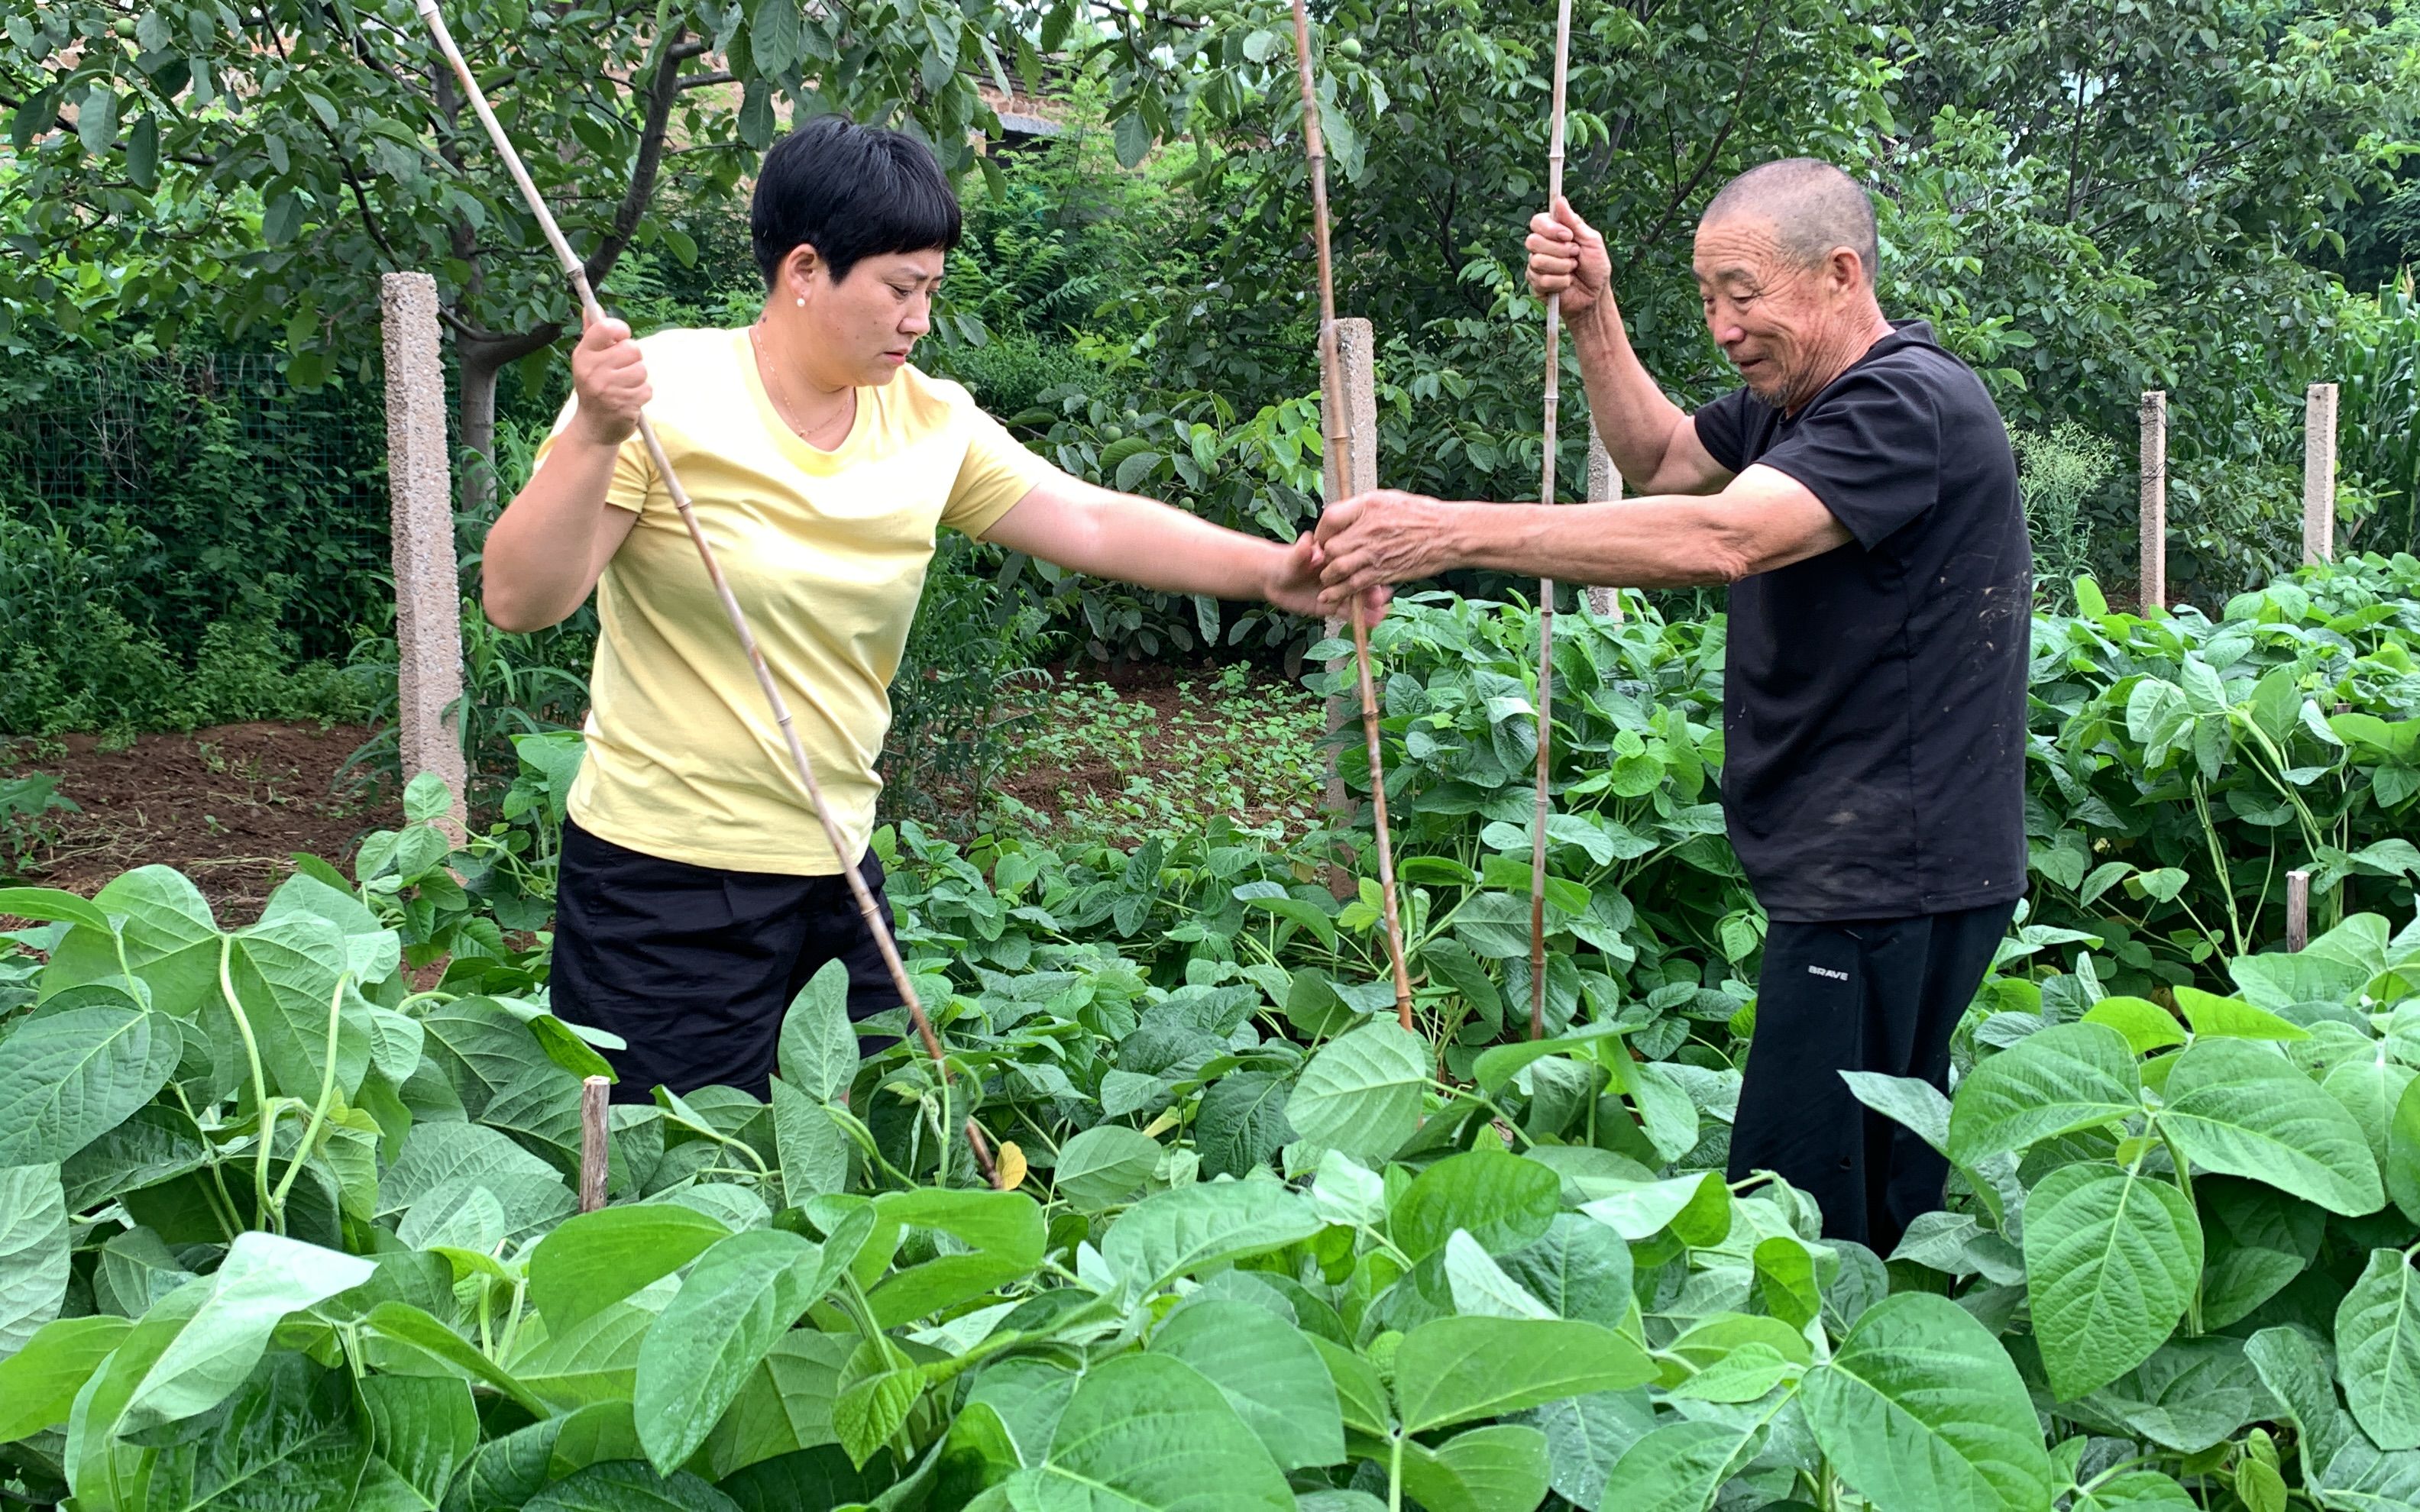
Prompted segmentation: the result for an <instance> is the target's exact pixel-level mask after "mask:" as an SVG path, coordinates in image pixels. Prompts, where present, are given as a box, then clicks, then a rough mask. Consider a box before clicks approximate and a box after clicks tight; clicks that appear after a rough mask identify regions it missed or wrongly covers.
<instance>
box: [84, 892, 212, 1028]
mask: <svg viewBox="0 0 2420 1512" xmlns="http://www.w3.org/2000/svg"><path fill="white" fill-rule="evenodd" d="M92 901H93V903H94V904H95V905H96V906H98V907H100V908H101V910H102V911H103V912H105V913H106V914H108V915H109V916H111V917H112V918H116V919H117V920H118V939H116V940H112V939H111V938H110V936H109V933H108V932H107V931H104V930H97V929H92V928H90V927H79V928H76V929H72V930H70V931H69V932H68V933H67V936H66V937H65V938H64V939H62V940H60V941H59V945H58V949H55V950H53V951H52V952H51V964H50V966H49V967H48V969H46V970H45V971H44V972H43V973H42V995H43V996H44V997H49V996H51V995H54V994H56V993H59V992H62V991H64V990H66V989H67V988H69V987H71V986H74V985H76V984H78V983H80V982H87V981H99V980H102V979H104V978H107V977H115V976H117V975H118V974H119V972H120V970H121V967H120V964H119V958H118V950H119V949H120V946H121V944H122V946H123V948H124V949H125V952H126V954H125V967H124V968H125V969H132V971H133V973H134V975H135V976H137V977H139V978H141V979H142V980H143V981H144V983H145V985H147V986H148V987H149V988H150V989H151V1006H152V1007H154V1008H156V1009H159V1010H160V1011H163V1012H167V1013H174V1014H176V1015H177V1016H178V1017H180V1018H191V1017H194V1015H195V1014H196V1013H197V1012H198V1011H199V1010H200V1007H201V1005H202V1004H204V1003H206V1002H208V1001H209V1000H210V999H211V998H213V997H215V996H216V995H218V991H219V980H218V972H219V931H218V924H217V922H216V921H215V920H213V919H212V918H210V905H209V903H205V902H204V901H203V900H202V893H201V889H200V888H198V887H194V884H193V883H192V882H191V881H190V880H188V879H187V878H186V877H185V875H184V873H182V872H178V871H177V870H176V869H174V868H173V867H165V866H144V867H137V868H135V869H134V870H133V871H132V872H126V873H125V874H124V875H122V876H119V877H116V878H114V879H112V880H111V881H110V882H109V883H108V885H107V886H105V887H102V888H101V890H100V891H99V892H97V893H95V894H93V898H92Z"/></svg>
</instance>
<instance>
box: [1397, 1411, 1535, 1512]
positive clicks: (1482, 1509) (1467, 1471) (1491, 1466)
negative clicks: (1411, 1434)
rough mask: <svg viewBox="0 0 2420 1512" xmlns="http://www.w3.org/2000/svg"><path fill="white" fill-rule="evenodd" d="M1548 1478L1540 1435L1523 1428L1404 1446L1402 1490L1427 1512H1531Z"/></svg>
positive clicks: (1505, 1426)
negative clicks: (1430, 1444)
mask: <svg viewBox="0 0 2420 1512" xmlns="http://www.w3.org/2000/svg"><path fill="white" fill-rule="evenodd" d="M1550 1479H1551V1472H1550V1468H1549V1464H1548V1460H1547V1458H1546V1436H1545V1435H1544V1433H1541V1432H1540V1431H1538V1430H1537V1429H1536V1428H1533V1427H1529V1426H1528V1425H1527V1424H1523V1423H1497V1424H1493V1425H1491V1426H1489V1427H1483V1428H1472V1429H1471V1430H1470V1431H1468V1432H1466V1433H1460V1434H1456V1435H1455V1436H1454V1437H1452V1438H1450V1439H1448V1440H1447V1441H1446V1442H1445V1443H1441V1444H1438V1445H1437V1446H1436V1447H1435V1448H1434V1449H1432V1448H1429V1447H1428V1446H1427V1445H1425V1444H1423V1443H1420V1442H1419V1440H1417V1439H1414V1440H1411V1441H1409V1442H1407V1443H1404V1490H1406V1491H1408V1492H1409V1493H1411V1496H1412V1498H1413V1499H1414V1500H1415V1501H1417V1502H1419V1504H1420V1505H1421V1506H1423V1507H1426V1508H1427V1509H1428V1512H1531V1509H1532V1508H1534V1507H1535V1506H1537V1504H1539V1503H1541V1502H1543V1501H1544V1500H1545V1499H1546V1488H1547V1485H1548V1483H1549V1481H1550Z"/></svg>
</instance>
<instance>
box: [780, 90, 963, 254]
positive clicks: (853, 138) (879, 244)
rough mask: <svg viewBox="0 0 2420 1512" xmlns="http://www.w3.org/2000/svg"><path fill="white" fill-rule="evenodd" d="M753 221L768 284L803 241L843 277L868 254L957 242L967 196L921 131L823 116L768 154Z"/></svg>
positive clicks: (944, 246)
mask: <svg viewBox="0 0 2420 1512" xmlns="http://www.w3.org/2000/svg"><path fill="white" fill-rule="evenodd" d="M748 227H749V233H750V236H751V237H752V239H753V241H754V243H755V248H756V266H757V268H759V269H760V270H763V272H764V274H765V286H766V287H767V288H768V289H769V288H771V287H772V286H773V277H774V274H775V273H776V272H778V271H779V270H780V269H781V266H782V260H783V258H785V257H787V256H788V255H790V254H791V252H792V251H794V250H795V249H797V248H799V247H800V246H810V247H813V248H814V249H815V255H817V256H819V257H821V258H822V259H823V261H824V267H825V269H826V270H828V271H829V272H830V274H831V279H832V282H833V283H839V282H840V281H841V280H842V279H844V278H846V277H847V276H848V270H850V269H852V268H854V267H856V266H857V264H858V262H859V260H860V259H861V258H865V257H873V256H878V255H882V254H884V253H889V252H922V251H923V250H924V249H925V248H927V247H939V248H941V249H942V250H943V251H948V250H950V249H952V248H954V247H955V246H957V244H958V227H959V217H958V197H957V195H955V194H954V193H951V192H950V181H949V180H948V179H947V178H944V177H941V165H940V164H939V162H935V161H933V150H932V148H930V147H926V146H925V145H924V144H923V143H922V142H919V141H917V140H916V139H915V138H914V137H912V136H909V135H907V133H906V132H904V131H887V130H885V129H883V128H881V127H878V126H860V125H858V124H857V123H856V122H854V121H852V120H850V119H849V118H848V117H847V116H837V115H834V116H816V117H814V119H813V120H810V121H808V122H807V123H806V124H804V125H802V126H800V127H799V128H798V130H796V131H791V132H790V133H788V134H787V135H785V136H783V138H782V139H781V140H780V141H778V142H776V143H774V144H773V146H772V147H771V148H770V149H769V150H768V151H767V152H766V154H765V166H764V168H763V169H762V170H761V171H760V172H759V173H758V174H757V176H756V197H755V200H754V202H753V203H752V205H751V206H750V208H749V214H748Z"/></svg>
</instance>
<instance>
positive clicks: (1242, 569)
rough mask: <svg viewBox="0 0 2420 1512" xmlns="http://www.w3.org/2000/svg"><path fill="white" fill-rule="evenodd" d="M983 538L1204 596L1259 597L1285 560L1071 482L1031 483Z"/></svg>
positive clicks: (1083, 568)
mask: <svg viewBox="0 0 2420 1512" xmlns="http://www.w3.org/2000/svg"><path fill="white" fill-rule="evenodd" d="M985 537H986V538H987V539H989V540H992V541H995V542H997V543H999V544H1000V545H1001V546H1005V547H1007V548H1010V549H1012V550H1016V551H1023V552H1025V553H1026V554H1028V555H1029V556H1035V557H1039V558H1041V559H1042V560H1043V561H1045V562H1048V563H1055V564H1057V565H1059V566H1062V567H1066V568H1068V569H1070V570H1072V571H1076V572H1081V573H1086V574H1089V575H1091V576H1093V577H1095V578H1115V579H1121V580H1123V581H1125V582H1130V583H1133V584H1136V585H1137V586H1138V587H1142V588H1153V589H1157V590H1159V591H1160V592H1162V593H1171V594H1203V595H1205V596H1207V597H1211V598H1229V599H1243V598H1265V597H1267V596H1268V594H1269V592H1270V587H1271V584H1272V583H1273V582H1274V581H1276V580H1277V579H1280V577H1282V576H1283V575H1284V573H1285V570H1286V563H1287V561H1288V558H1289V556H1290V553H1289V552H1288V550H1287V548H1285V547H1283V546H1280V545H1279V544H1278V543H1276V542H1274V541H1264V540H1261V539H1260V538H1258V537H1257V536H1250V535H1245V534H1242V533H1240V532H1235V531H1231V530H1227V529H1225V528H1224V527H1221V526H1218V525H1213V524H1211V523H1210V522H1209V521H1208V520H1206V519H1202V518H1201V517H1199V516H1195V515H1188V514H1187V513H1186V512H1185V511H1183V510H1181V509H1176V508H1173V507H1171V506H1170V505H1167V504H1163V503H1159V502H1157V501H1153V500H1150V499H1144V498H1141V497H1139V496H1137V495H1134V494H1122V493H1116V492H1113V491H1111V490H1109V489H1108V488H1103V487H1099V486H1095V485H1093V484H1088V483H1084V482H1081V481H1079V480H1077V479H1074V478H1054V479H1051V480H1050V481H1049V482H1047V483H1045V484H1042V485H1040V486H1036V487H1035V489H1034V490H1033V492H1032V493H1031V494H1029V495H1027V496H1026V498H1025V499H1024V500H1023V501H1020V502H1019V503H1018V504H1017V506H1016V508H1015V509H1013V510H1011V511H1010V512H1009V513H1008V514H1007V515H1005V516H1002V517H1001V519H1000V522H999V523H998V524H996V525H994V526H993V527H992V528H991V529H990V530H989V531H986V532H985Z"/></svg>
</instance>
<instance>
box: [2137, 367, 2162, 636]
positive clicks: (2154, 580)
mask: <svg viewBox="0 0 2420 1512" xmlns="http://www.w3.org/2000/svg"><path fill="white" fill-rule="evenodd" d="M2142 559H2143V588H2142V599H2143V602H2142V609H2143V612H2144V613H2146V614H2148V613H2149V612H2150V611H2151V610H2152V609H2165V608H2167V605H2168V395H2167V392H2166V391H2165V390H2163V389H2150V390H2147V391H2146V392H2145V393H2144V394H2143V522H2142Z"/></svg>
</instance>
